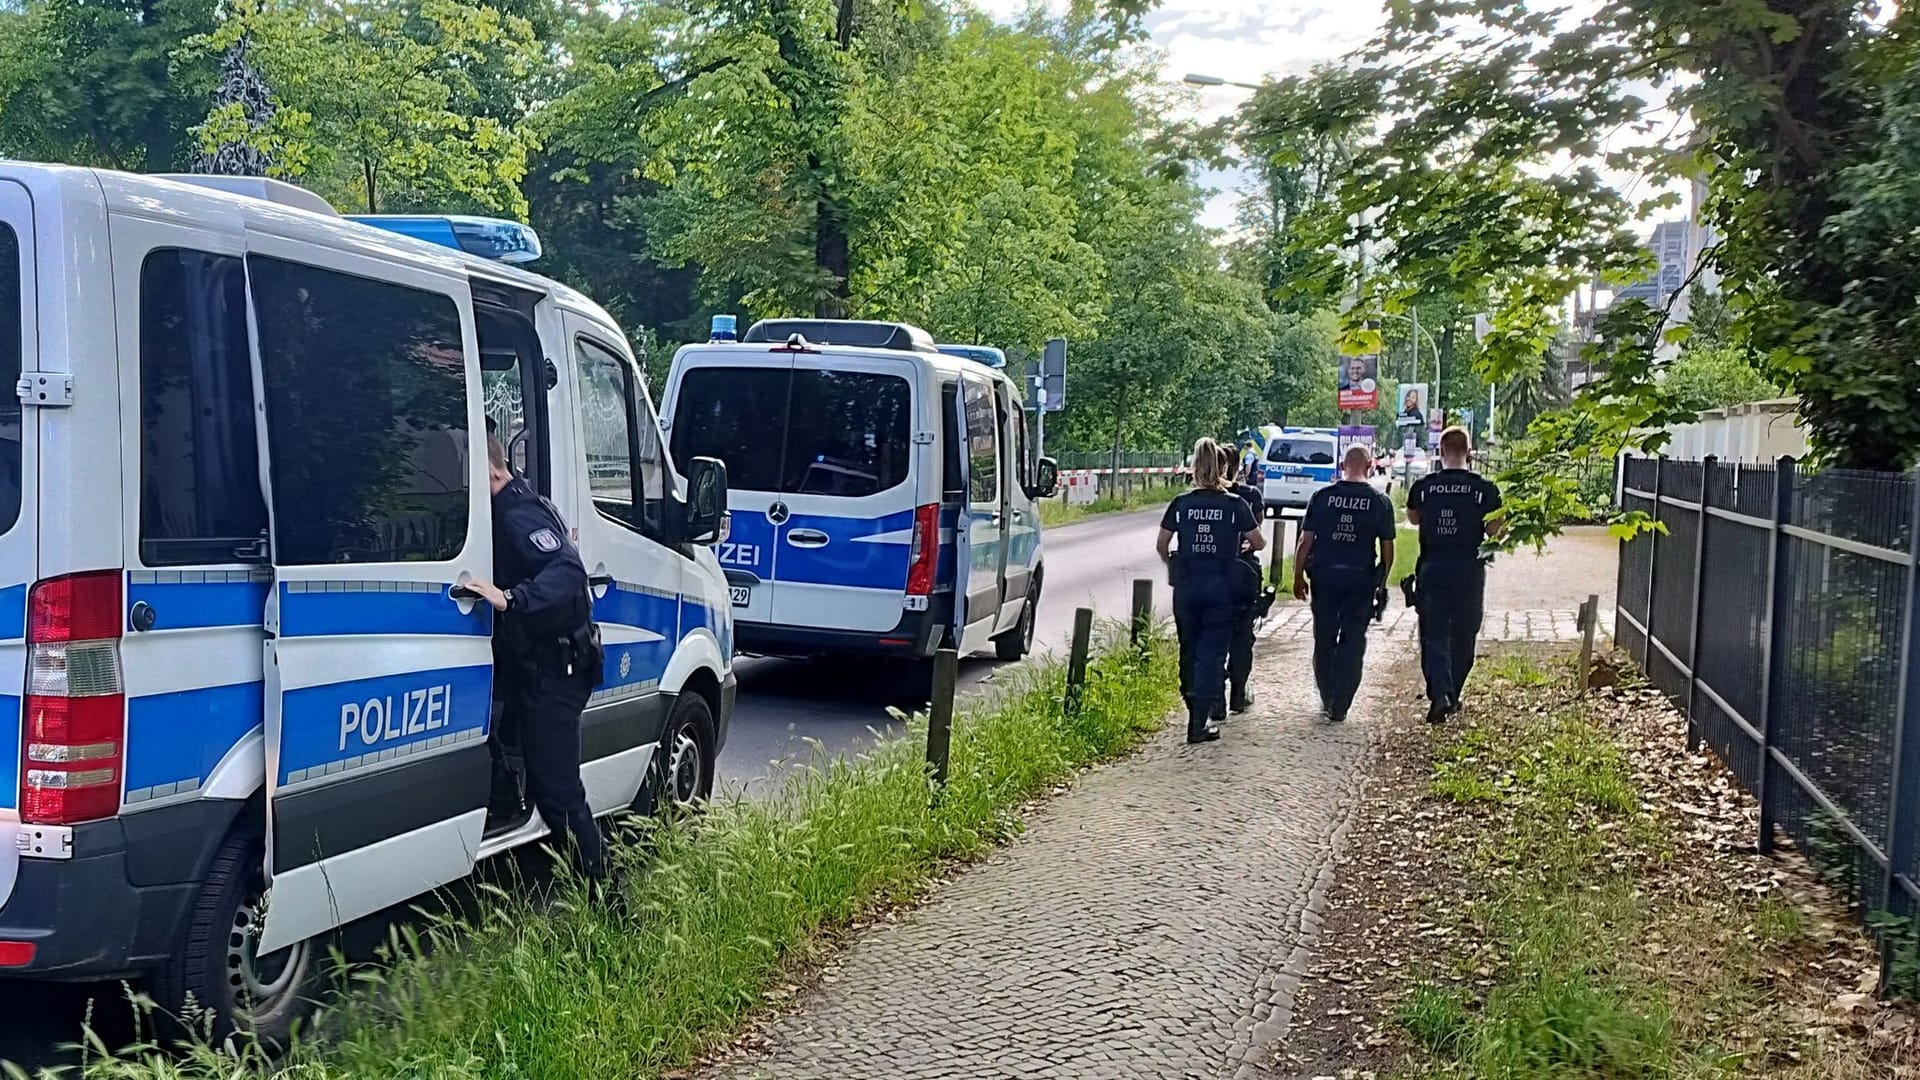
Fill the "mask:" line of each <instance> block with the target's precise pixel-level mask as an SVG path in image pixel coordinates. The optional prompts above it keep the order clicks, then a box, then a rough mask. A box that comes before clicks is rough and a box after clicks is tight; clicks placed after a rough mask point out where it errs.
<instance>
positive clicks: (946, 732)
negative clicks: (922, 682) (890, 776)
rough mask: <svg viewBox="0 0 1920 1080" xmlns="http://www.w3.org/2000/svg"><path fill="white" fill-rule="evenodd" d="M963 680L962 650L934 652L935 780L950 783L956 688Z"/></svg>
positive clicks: (931, 723)
mask: <svg viewBox="0 0 1920 1080" xmlns="http://www.w3.org/2000/svg"><path fill="white" fill-rule="evenodd" d="M959 681H960V654H959V653H958V652H956V651H954V650H953V649H941V650H940V651H939V652H936V653H934V654H933V704H932V705H931V706H929V707H928V710H927V764H929V765H931V766H933V782H934V783H935V784H936V785H938V786H941V787H945V786H946V783H947V756H948V753H949V752H950V751H951V750H952V747H953V691H954V686H955V684H956V683H958V682H959Z"/></svg>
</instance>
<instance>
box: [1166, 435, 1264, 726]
mask: <svg viewBox="0 0 1920 1080" xmlns="http://www.w3.org/2000/svg"><path fill="white" fill-rule="evenodd" d="M1221 464H1222V461H1221V455H1220V444H1219V443H1216V442H1214V441H1213V440H1212V439H1201V440H1200V441H1199V442H1197V443H1195V444H1194V446H1193V490H1192V491H1188V492H1186V493H1184V494H1182V495H1180V496H1178V497H1177V498H1175V499H1174V500H1173V502H1172V503H1171V504H1170V505H1168V507H1167V512H1166V515H1165V516H1164V517H1162V518H1161V519H1160V536H1159V539H1158V541H1157V543H1156V545H1155V546H1156V547H1157V548H1158V550H1159V552H1160V559H1161V561H1162V562H1165V563H1167V565H1168V577H1169V579H1170V580H1171V582H1172V584H1173V622H1174V627H1175V629H1176V630H1177V632H1178V633H1179V636H1180V695H1181V696H1182V697H1183V698H1185V699H1186V702H1187V741H1188V742H1190V743H1199V742H1211V741H1212V740H1214V739H1217V738H1219V737H1220V729H1219V728H1218V727H1216V726H1215V725H1214V717H1216V716H1222V715H1225V713H1226V689H1227V646H1228V644H1229V643H1230V642H1231V640H1232V637H1233V624H1234V619H1235V617H1236V615H1237V614H1238V613H1239V611H1240V609H1241V607H1242V606H1243V605H1245V604H1246V603H1247V602H1249V601H1250V600H1252V598H1253V597H1252V593H1253V592H1255V591H1257V590H1258V588H1259V580H1258V577H1259V575H1258V573H1257V572H1256V573H1255V574H1253V575H1248V574H1246V573H1245V569H1246V568H1245V565H1244V564H1242V563H1241V562H1240V553H1241V552H1242V551H1243V550H1246V551H1259V550H1260V549H1262V548H1264V547H1266V545H1267V541H1266V537H1265V536H1263V535H1261V532H1260V521H1259V519H1258V518H1256V517H1254V515H1253V511H1252V510H1250V509H1249V508H1248V507H1247V504H1246V502H1245V501H1244V500H1242V499H1241V498H1240V497H1239V496H1238V495H1235V494H1233V493H1232V492H1231V491H1229V490H1228V484H1229V483H1230V478H1229V476H1228V475H1227V472H1226V470H1225V469H1223V468H1222V467H1221ZM1175 537H1178V538H1179V541H1180V542H1179V545H1178V546H1177V547H1176V548H1174V549H1173V550H1172V551H1171V552H1170V551H1169V550H1168V549H1169V548H1170V547H1172V546H1173V541H1174V538H1175Z"/></svg>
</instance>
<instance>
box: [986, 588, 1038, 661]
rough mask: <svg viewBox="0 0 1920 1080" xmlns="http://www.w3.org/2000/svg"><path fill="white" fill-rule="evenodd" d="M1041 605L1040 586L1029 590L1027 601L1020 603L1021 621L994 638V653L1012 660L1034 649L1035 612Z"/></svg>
mask: <svg viewBox="0 0 1920 1080" xmlns="http://www.w3.org/2000/svg"><path fill="white" fill-rule="evenodd" d="M1039 606H1040V586H1039V585H1038V584H1035V585H1034V586H1033V587H1032V588H1030V589H1028V590H1027V602H1026V603H1024V604H1022V605H1020V621H1019V622H1017V623H1014V624H1013V629H1011V630H1009V631H1007V632H1006V633H1004V634H1002V635H1000V636H999V637H997V638H994V639H993V655H994V656H996V657H998V658H999V659H1001V660H1005V661H1008V662H1012V661H1014V660H1019V659H1022V658H1024V657H1025V656H1026V655H1027V654H1028V653H1030V652H1032V651H1033V613H1034V609H1035V608H1037V607H1039Z"/></svg>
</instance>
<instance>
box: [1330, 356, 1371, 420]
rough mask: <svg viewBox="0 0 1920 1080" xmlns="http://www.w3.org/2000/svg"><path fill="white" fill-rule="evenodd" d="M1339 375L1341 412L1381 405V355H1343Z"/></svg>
mask: <svg viewBox="0 0 1920 1080" xmlns="http://www.w3.org/2000/svg"><path fill="white" fill-rule="evenodd" d="M1338 377H1339V388H1340V393H1339V402H1338V404H1339V406H1340V411H1341V412H1367V411H1370V410H1373V409H1377V408H1379V407H1380V358H1379V357H1377V356H1343V357H1341V358H1340V369H1339V372H1338Z"/></svg>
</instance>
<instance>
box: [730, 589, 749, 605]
mask: <svg viewBox="0 0 1920 1080" xmlns="http://www.w3.org/2000/svg"><path fill="white" fill-rule="evenodd" d="M727 599H729V600H731V601H733V606H734V607H746V606H747V605H748V604H749V603H751V602H752V600H753V588H752V587H751V586H747V585H729V586H727Z"/></svg>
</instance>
